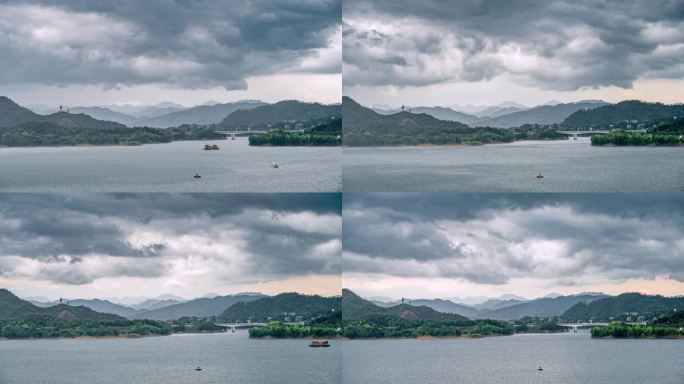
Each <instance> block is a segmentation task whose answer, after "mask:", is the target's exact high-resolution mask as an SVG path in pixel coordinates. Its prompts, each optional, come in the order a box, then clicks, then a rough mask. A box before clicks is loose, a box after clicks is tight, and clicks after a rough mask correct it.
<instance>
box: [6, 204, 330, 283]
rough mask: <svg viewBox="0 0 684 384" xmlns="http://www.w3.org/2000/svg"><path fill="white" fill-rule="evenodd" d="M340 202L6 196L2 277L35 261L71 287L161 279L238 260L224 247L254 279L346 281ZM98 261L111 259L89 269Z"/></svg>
mask: <svg viewBox="0 0 684 384" xmlns="http://www.w3.org/2000/svg"><path fill="white" fill-rule="evenodd" d="M340 200H341V198H340V196H339V195H338V194H273V195H271V194H190V195H180V194H179V195H176V194H83V195H60V194H7V195H5V196H3V197H2V199H0V275H4V276H12V275H15V274H20V273H22V272H21V271H22V270H27V269H30V268H28V267H26V265H24V266H23V267H21V268H19V267H18V265H19V264H21V260H32V261H34V262H36V263H40V264H41V265H43V266H46V267H45V268H42V269H40V270H38V271H37V272H35V273H36V274H38V275H40V276H41V277H43V278H46V279H49V280H53V281H58V282H64V283H70V284H84V283H88V282H91V281H93V279H95V278H97V277H104V276H118V275H126V276H162V275H164V274H165V273H166V272H167V268H168V266H167V265H166V264H165V262H166V261H169V260H171V259H173V258H183V257H187V256H189V255H190V254H198V256H200V257H203V258H215V259H216V258H218V259H221V258H226V260H227V261H230V259H231V257H232V256H231V254H224V253H223V252H222V251H215V250H213V249H215V248H216V247H218V249H219V250H220V249H235V248H238V249H237V251H231V252H237V254H236V255H235V259H242V258H246V259H247V260H248V262H247V263H243V264H241V265H240V267H239V268H240V270H239V271H233V272H235V273H237V274H243V275H244V280H246V281H248V280H249V279H250V276H252V277H254V276H258V277H259V278H265V277H274V276H292V275H300V274H310V273H316V274H326V273H339V264H340V260H339V246H335V244H339V238H340V231H341V228H340V225H341V224H340V209H341V201H340ZM150 234H152V235H150ZM136 236H141V237H140V238H137V237H136ZM182 238H186V239H187V240H179V239H182ZM198 243H199V244H198ZM224 245H225V246H224ZM197 246H206V247H208V248H207V249H208V250H205V251H204V253H202V252H200V251H197V250H196V247H197ZM212 247H213V248H212ZM221 247H223V248H221ZM217 252H219V253H217ZM99 257H108V258H109V260H110V261H109V262H107V263H108V264H107V263H100V265H95V264H96V263H92V262H91V261H92V260H95V259H97V258H99ZM112 258H114V259H112ZM111 260H115V261H111ZM102 264H106V265H102ZM69 265H71V266H72V267H69ZM22 268H23V269H22Z"/></svg>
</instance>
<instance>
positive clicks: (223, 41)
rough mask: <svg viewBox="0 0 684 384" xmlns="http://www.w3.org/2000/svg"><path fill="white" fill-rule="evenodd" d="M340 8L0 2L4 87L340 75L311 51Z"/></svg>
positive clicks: (331, 29)
mask: <svg viewBox="0 0 684 384" xmlns="http://www.w3.org/2000/svg"><path fill="white" fill-rule="evenodd" d="M340 15H341V3H340V1H339V0H306V1H294V0H285V1H283V0H258V1H252V0H175V1H166V0H145V1H120V0H102V1H81V0H59V1H55V0H33V1H32V0H25V1H21V0H2V1H0V51H2V53H3V54H2V56H0V65H2V67H3V68H4V70H3V71H2V72H1V73H0V84H8V83H42V84H57V85H61V84H64V85H69V84H93V83H97V84H102V85H105V86H118V85H130V84H150V83H161V84H168V85H174V86H181V87H186V88H202V87H208V86H223V87H225V88H227V89H244V88H245V87H246V82H245V78H246V77H248V76H252V75H263V74H272V73H292V72H298V71H306V72H307V73H339V72H340V71H341V67H340V62H339V61H340V60H339V58H338V59H337V60H332V59H329V58H328V59H326V58H325V57H323V58H320V60H318V61H316V60H317V59H316V58H317V57H318V56H320V55H322V52H323V51H325V50H326V49H328V48H331V46H332V45H333V44H334V40H336V38H335V35H336V34H337V35H338V36H339V33H340V32H339V31H340ZM323 55H324V54H323ZM306 58H310V59H313V60H314V61H315V62H316V63H315V64H313V65H311V64H309V65H307V67H306V69H302V68H300V64H301V62H302V61H303V60H304V59H306Z"/></svg>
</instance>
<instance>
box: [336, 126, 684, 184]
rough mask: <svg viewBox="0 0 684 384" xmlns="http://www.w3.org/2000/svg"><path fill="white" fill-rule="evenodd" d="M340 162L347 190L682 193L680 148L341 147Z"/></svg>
mask: <svg viewBox="0 0 684 384" xmlns="http://www.w3.org/2000/svg"><path fill="white" fill-rule="evenodd" d="M343 161H344V166H343V172H342V179H343V184H344V190H345V191H350V192H352V191H378V192H382V191H433V192H440V191H441V192H449V191H454V192H627V191H631V192H665V191H679V192H681V191H684V148H683V147H655V148H654V147H592V146H591V145H590V141H589V138H580V139H579V140H576V141H575V140H563V141H519V142H514V143H510V144H491V145H482V146H473V147H371V148H344V149H343ZM539 173H542V174H543V175H544V178H543V179H537V178H536V176H537V175H538V174H539Z"/></svg>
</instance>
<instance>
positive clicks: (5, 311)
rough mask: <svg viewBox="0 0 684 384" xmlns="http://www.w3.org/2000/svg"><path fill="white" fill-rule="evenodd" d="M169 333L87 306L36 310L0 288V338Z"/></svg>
mask: <svg viewBox="0 0 684 384" xmlns="http://www.w3.org/2000/svg"><path fill="white" fill-rule="evenodd" d="M170 332H171V330H170V327H169V326H168V325H167V324H166V323H160V322H150V321H137V322H133V321H128V320H126V319H125V318H123V317H121V316H118V315H113V314H108V313H99V312H95V311H93V310H92V309H90V308H87V307H84V306H70V305H66V304H59V305H55V306H52V307H47V308H41V307H37V306H35V305H33V304H31V303H29V302H28V301H25V300H22V299H20V298H18V297H16V296H15V295H14V294H12V293H11V292H10V291H8V290H6V289H0V337H6V338H43V337H77V336H132V335H148V334H168V333H170Z"/></svg>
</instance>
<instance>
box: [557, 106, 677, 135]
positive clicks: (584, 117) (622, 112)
mask: <svg viewBox="0 0 684 384" xmlns="http://www.w3.org/2000/svg"><path fill="white" fill-rule="evenodd" d="M675 116H677V117H684V104H672V105H668V104H662V103H647V102H643V101H639V100H627V101H622V102H619V103H617V104H611V105H604V106H602V107H598V108H594V109H587V110H584V109H583V110H579V111H577V112H575V113H573V114H572V115H570V116H568V118H567V119H565V120H564V121H563V125H564V126H565V127H567V128H571V129H572V128H583V127H595V128H607V127H609V126H610V125H617V124H619V123H623V122H624V121H625V120H636V121H638V123H651V122H653V121H655V120H662V119H671V118H673V117H675ZM647 128H650V127H647Z"/></svg>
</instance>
